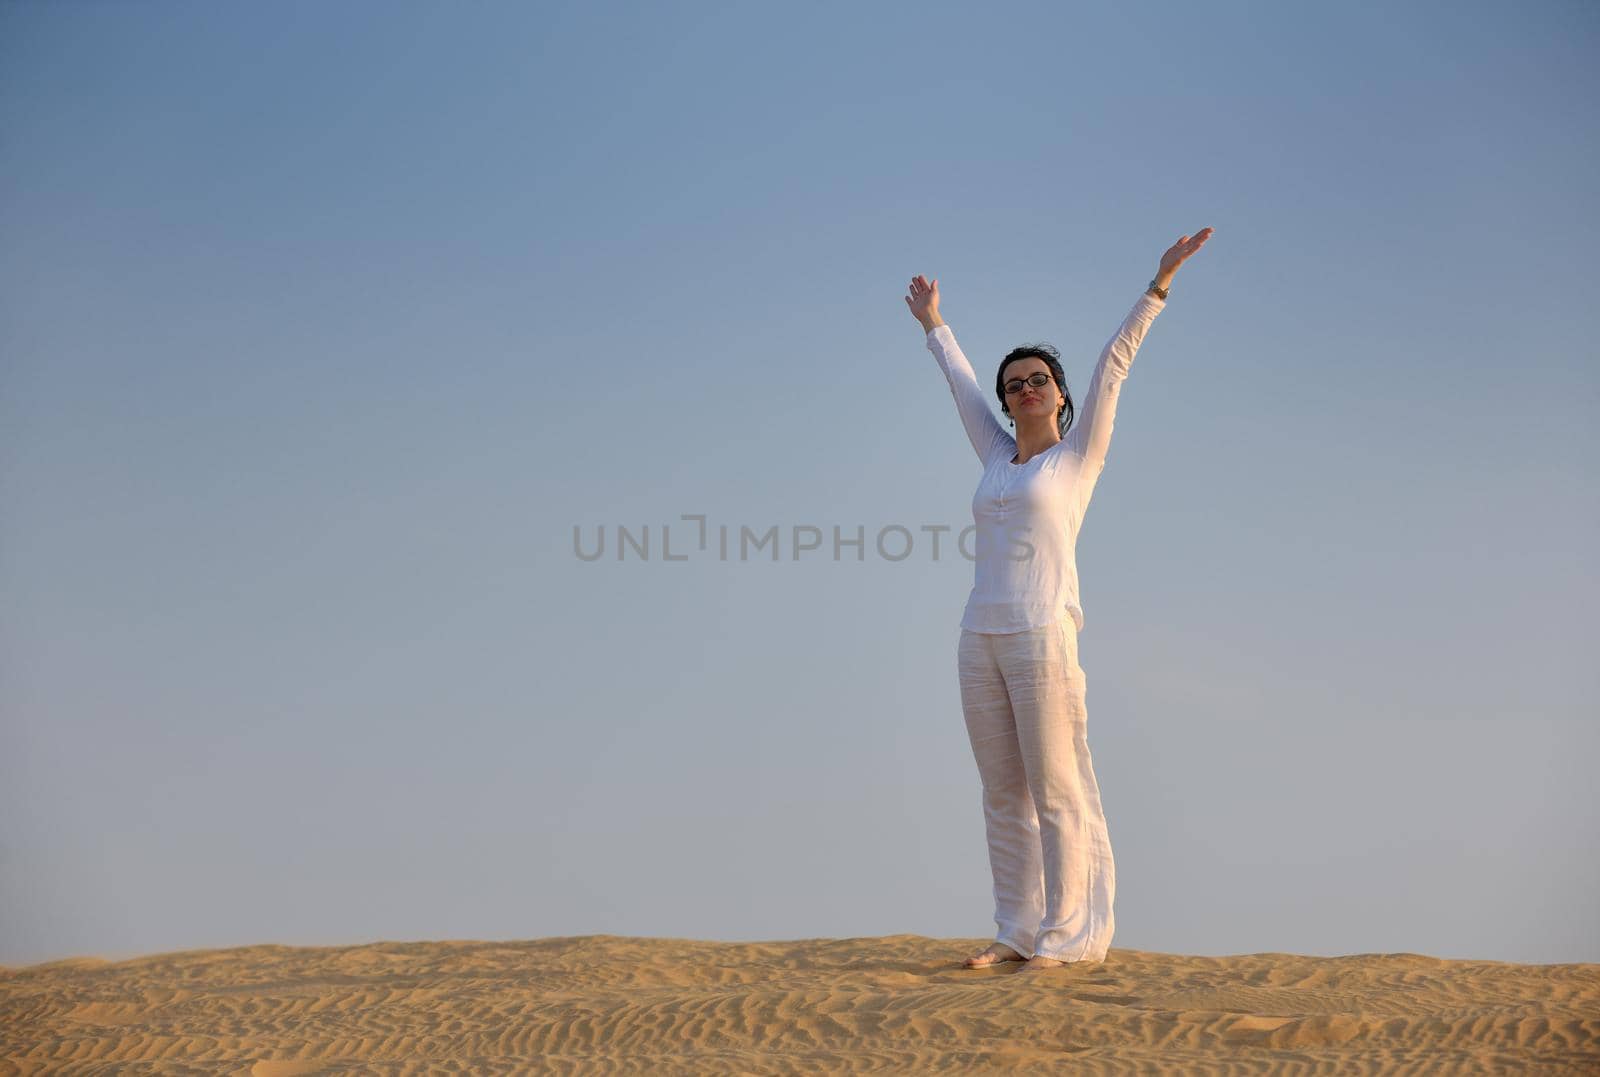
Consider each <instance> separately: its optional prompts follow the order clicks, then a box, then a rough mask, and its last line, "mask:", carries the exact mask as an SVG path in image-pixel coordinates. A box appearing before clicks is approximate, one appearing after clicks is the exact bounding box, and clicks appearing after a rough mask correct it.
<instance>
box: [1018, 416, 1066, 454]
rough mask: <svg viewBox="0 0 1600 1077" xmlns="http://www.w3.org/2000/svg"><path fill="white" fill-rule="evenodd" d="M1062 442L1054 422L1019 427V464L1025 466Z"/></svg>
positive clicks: (1027, 424)
mask: <svg viewBox="0 0 1600 1077" xmlns="http://www.w3.org/2000/svg"><path fill="white" fill-rule="evenodd" d="M1060 440H1061V431H1060V430H1058V429H1056V425H1055V423H1053V422H1045V423H1037V424H1035V423H1024V424H1023V425H1022V426H1019V427H1017V463H1019V464H1025V463H1027V462H1028V461H1029V460H1031V459H1032V458H1033V457H1035V456H1038V455H1039V454H1040V453H1042V452H1044V451H1045V450H1046V449H1048V448H1049V447H1050V446H1052V445H1054V444H1056V443H1057V442H1059V441H1060Z"/></svg>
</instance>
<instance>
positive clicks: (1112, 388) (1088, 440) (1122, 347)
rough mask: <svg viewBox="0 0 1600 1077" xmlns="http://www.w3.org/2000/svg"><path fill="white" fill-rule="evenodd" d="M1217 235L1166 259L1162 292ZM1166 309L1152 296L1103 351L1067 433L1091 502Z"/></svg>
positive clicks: (1179, 245) (1187, 242)
mask: <svg viewBox="0 0 1600 1077" xmlns="http://www.w3.org/2000/svg"><path fill="white" fill-rule="evenodd" d="M1213 231H1214V229H1211V228H1202V229H1200V231H1198V232H1196V233H1195V234H1194V235H1193V236H1183V237H1181V238H1180V239H1179V240H1178V242H1176V243H1174V244H1173V245H1172V246H1171V247H1169V248H1168V249H1167V252H1166V253H1165V254H1163V255H1162V256H1161V266H1160V268H1159V269H1158V270H1157V271H1156V277H1155V281H1154V283H1155V285H1156V287H1158V288H1160V289H1162V290H1163V291H1165V290H1166V288H1167V286H1168V285H1170V284H1171V283H1172V277H1173V274H1175V273H1176V272H1177V271H1178V267H1179V266H1181V265H1182V264H1183V263H1184V261H1185V260H1187V259H1188V257H1189V256H1190V255H1192V254H1193V253H1194V252H1195V251H1197V250H1199V249H1200V248H1201V247H1202V246H1204V244H1205V241H1206V240H1208V239H1210V238H1211V234H1212V232H1213ZM1166 305H1167V301H1166V300H1165V299H1162V298H1161V297H1160V296H1158V295H1156V294H1155V293H1154V292H1152V291H1149V290H1146V291H1145V293H1144V294H1143V295H1141V296H1140V297H1139V299H1138V302H1136V303H1134V305H1133V309H1132V310H1131V311H1129V312H1128V316H1127V317H1126V318H1124V319H1123V320H1122V324H1121V325H1120V326H1118V327H1117V331H1116V332H1115V333H1114V334H1112V336H1111V339H1110V340H1109V341H1107V342H1106V346H1105V347H1104V348H1103V349H1101V351H1100V358H1099V360H1098V361H1097V362H1096V363H1095V367H1094V374H1093V375H1091V376H1090V378H1089V389H1088V391H1087V393H1086V394H1085V396H1084V400H1083V407H1082V409H1081V410H1080V411H1079V412H1078V414H1077V416H1076V418H1075V420H1074V422H1073V424H1072V429H1071V430H1070V431H1068V432H1067V448H1068V449H1070V450H1071V451H1073V452H1075V453H1077V454H1078V455H1079V456H1081V457H1083V475H1084V480H1085V481H1084V483H1083V484H1082V486H1081V487H1080V489H1081V490H1082V491H1083V497H1084V499H1085V501H1087V498H1088V494H1089V493H1090V492H1091V491H1092V490H1093V489H1094V484H1095V482H1096V481H1097V480H1098V479H1099V477H1100V472H1101V471H1103V470H1104V469H1105V466H1106V453H1107V452H1108V451H1109V450H1110V447H1111V428H1112V425H1113V424H1114V423H1115V421H1116V417H1117V399H1118V397H1119V396H1120V394H1121V392H1122V383H1123V382H1124V381H1125V380H1127V377H1128V369H1129V368H1130V367H1131V366H1132V365H1133V357H1134V356H1135V355H1136V354H1138V351H1139V345H1140V344H1141V343H1142V342H1143V341H1144V335H1145V332H1146V331H1147V330H1148V329H1149V328H1150V323H1151V322H1153V321H1155V319H1156V315H1157V314H1160V313H1161V311H1162V309H1163V308H1164V307H1165V306H1166Z"/></svg>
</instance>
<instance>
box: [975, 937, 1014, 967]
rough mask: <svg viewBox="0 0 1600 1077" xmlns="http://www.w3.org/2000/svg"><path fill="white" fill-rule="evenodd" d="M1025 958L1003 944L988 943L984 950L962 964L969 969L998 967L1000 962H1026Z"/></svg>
mask: <svg viewBox="0 0 1600 1077" xmlns="http://www.w3.org/2000/svg"><path fill="white" fill-rule="evenodd" d="M1026 960H1027V958H1025V957H1023V956H1022V955H1021V954H1019V953H1017V952H1016V951H1015V950H1013V949H1012V948H1011V947H1009V946H1007V945H1006V944H1005V943H1003V942H994V943H990V944H989V946H988V947H987V948H985V949H984V950H982V951H980V952H978V953H975V954H973V955H972V956H971V957H969V958H967V959H966V961H964V962H963V964H964V965H965V966H966V967H967V968H969V969H982V968H988V967H989V966H990V965H998V964H1000V963H1001V962H1002V961H1026Z"/></svg>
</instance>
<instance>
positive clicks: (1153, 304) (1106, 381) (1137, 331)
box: [1067, 291, 1167, 489]
mask: <svg viewBox="0 0 1600 1077" xmlns="http://www.w3.org/2000/svg"><path fill="white" fill-rule="evenodd" d="M1166 305H1167V302H1166V300H1164V299H1162V298H1161V297H1160V296H1158V295H1156V294H1155V293H1154V292H1148V291H1147V292H1145V293H1144V294H1143V295H1141V296H1140V297H1139V301H1138V302H1136V303H1134V305H1133V309H1132V310H1131V311H1129V312H1128V316H1127V317H1126V318H1124V319H1122V324H1121V325H1119V326H1118V327H1117V331H1116V332H1115V333H1113V334H1112V335H1111V339H1110V340H1108V341H1106V346H1105V347H1104V348H1102V349H1101V350H1100V358H1099V359H1098V360H1097V361H1096V362H1095V365H1094V373H1093V374H1092V375H1090V377H1089V388H1088V391H1087V392H1085V393H1084V397H1083V404H1082V406H1081V407H1080V408H1079V409H1078V413H1077V416H1076V417H1075V420H1074V422H1073V424H1072V429H1071V430H1069V431H1067V448H1068V449H1069V450H1071V451H1072V452H1074V453H1077V454H1078V455H1079V456H1081V457H1083V476H1084V480H1085V483H1086V484H1087V485H1086V486H1085V489H1087V488H1089V487H1092V486H1093V484H1094V481H1095V480H1096V479H1098V478H1099V477H1100V472H1101V471H1102V470H1103V469H1104V468H1105V466H1106V453H1107V451H1108V450H1109V449H1110V447H1111V427H1112V424H1113V423H1115V422H1116V418H1117V398H1118V397H1119V396H1120V395H1121V393H1122V383H1123V382H1124V381H1125V380H1127V377H1128V370H1129V368H1130V367H1132V366H1133V357H1134V356H1135V355H1136V354H1138V351H1139V345H1140V344H1141V343H1142V342H1143V341H1144V335H1145V332H1146V330H1148V329H1149V328H1150V323H1151V322H1153V321H1155V320H1156V315H1157V314H1160V313H1161V309H1162V308H1163V307H1165V306H1166Z"/></svg>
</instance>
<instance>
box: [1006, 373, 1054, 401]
mask: <svg viewBox="0 0 1600 1077" xmlns="http://www.w3.org/2000/svg"><path fill="white" fill-rule="evenodd" d="M1051 380H1052V379H1051V377H1050V375H1048V374H1045V373H1043V372H1041V373H1038V374H1029V375H1028V384H1029V385H1031V386H1033V387H1034V388H1035V389H1043V388H1044V387H1045V386H1046V385H1049V384H1050V382H1051ZM1020 392H1022V379H1021V378H1012V379H1011V380H1010V381H1008V382H1006V395H1007V396H1011V395H1014V394H1016V393H1020Z"/></svg>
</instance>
